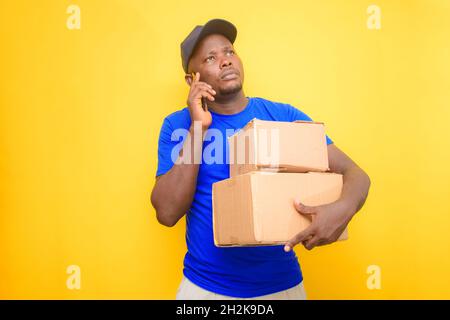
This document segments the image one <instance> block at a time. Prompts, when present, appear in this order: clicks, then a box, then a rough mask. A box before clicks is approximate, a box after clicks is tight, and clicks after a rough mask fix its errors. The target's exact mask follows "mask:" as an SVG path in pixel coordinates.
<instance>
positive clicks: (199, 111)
mask: <svg viewBox="0 0 450 320" xmlns="http://www.w3.org/2000/svg"><path fill="white" fill-rule="evenodd" d="M187 80H188V83H189V86H190V90H189V96H188V100H187V104H188V108H189V114H190V118H191V127H190V129H189V135H190V138H189V137H187V139H185V141H184V144H183V148H182V149H181V151H180V154H179V156H178V160H177V161H176V163H175V164H174V165H173V166H172V168H171V169H170V170H169V171H167V172H166V173H165V174H163V175H160V176H158V177H157V178H156V182H155V186H154V187H153V191H152V195H151V201H152V205H153V207H154V208H155V210H156V217H157V219H158V221H159V223H161V224H163V225H165V226H168V227H172V226H174V225H175V224H176V223H177V222H178V220H180V219H181V218H182V217H183V216H184V215H185V213H186V212H187V211H188V210H189V208H190V207H191V204H192V200H193V199H194V194H195V190H196V188H197V176H198V169H199V163H198V162H199V161H196V160H197V159H202V149H203V143H195V141H197V139H196V137H195V136H194V134H195V135H201V137H202V138H201V139H200V140H201V141H202V142H203V138H204V137H205V133H206V130H207V129H208V128H209V126H210V125H211V123H212V115H211V113H210V112H209V111H208V108H207V106H205V107H206V109H203V104H202V98H206V99H208V100H210V101H214V95H215V94H216V92H215V91H214V90H213V89H212V87H211V86H210V85H209V84H207V83H205V82H201V81H200V73H195V75H192V76H190V75H188V76H187ZM197 124H198V126H197ZM194 127H195V131H194ZM181 159H183V161H179V160H181Z"/></svg>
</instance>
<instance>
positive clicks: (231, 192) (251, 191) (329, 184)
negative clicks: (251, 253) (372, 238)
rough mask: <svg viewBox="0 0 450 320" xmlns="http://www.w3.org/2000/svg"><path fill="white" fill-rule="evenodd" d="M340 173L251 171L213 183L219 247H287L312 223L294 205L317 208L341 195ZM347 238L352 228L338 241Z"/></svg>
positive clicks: (215, 224)
mask: <svg viewBox="0 0 450 320" xmlns="http://www.w3.org/2000/svg"><path fill="white" fill-rule="evenodd" d="M342 185H343V179H342V175H340V174H337V173H323V172H308V173H272V172H250V173H246V174H243V175H239V176H235V177H233V178H230V179H226V180H222V181H219V182H216V183H214V184H213V196H212V201H213V231H214V244H215V245H216V246H218V247H224V246H261V245H277V244H284V243H286V242H287V241H288V240H289V239H291V238H292V237H293V236H295V235H296V234H297V233H299V232H301V231H302V230H304V229H305V228H306V227H308V226H309V225H310V223H311V220H310V218H309V217H305V216H304V215H302V214H300V213H299V212H297V210H296V209H295V208H294V200H295V199H298V200H300V201H301V202H302V203H303V204H305V205H309V206H317V205H322V204H327V203H331V202H334V201H336V200H338V199H339V197H340V195H341V192H342ZM347 238H348V232H347V229H345V230H344V232H343V233H342V235H341V236H340V238H339V239H338V240H346V239H347Z"/></svg>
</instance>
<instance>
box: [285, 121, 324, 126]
mask: <svg viewBox="0 0 450 320" xmlns="http://www.w3.org/2000/svg"><path fill="white" fill-rule="evenodd" d="M292 122H295V123H311V124H322V125H324V124H325V123H324V122H320V121H309V120H294V121H292Z"/></svg>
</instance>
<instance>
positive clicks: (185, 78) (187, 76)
mask: <svg viewBox="0 0 450 320" xmlns="http://www.w3.org/2000/svg"><path fill="white" fill-rule="evenodd" d="M184 80H186V83H187V84H188V86H189V87H190V86H191V84H192V81H194V78H193V77H192V74H191V73H187V74H185V75H184Z"/></svg>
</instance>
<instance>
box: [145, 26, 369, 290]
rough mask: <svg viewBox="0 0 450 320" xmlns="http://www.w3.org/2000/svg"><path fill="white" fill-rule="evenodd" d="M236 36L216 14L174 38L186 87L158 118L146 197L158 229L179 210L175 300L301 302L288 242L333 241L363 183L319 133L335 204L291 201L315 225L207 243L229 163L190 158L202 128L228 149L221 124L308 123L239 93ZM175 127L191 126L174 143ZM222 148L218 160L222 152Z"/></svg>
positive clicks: (199, 149) (197, 154)
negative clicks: (277, 242)
mask: <svg viewBox="0 0 450 320" xmlns="http://www.w3.org/2000/svg"><path fill="white" fill-rule="evenodd" d="M236 35H237V30H236V28H235V26H234V25H233V24H231V23H230V22H228V21H225V20H221V19H214V20H211V21H209V22H208V23H206V24H205V25H204V26H197V27H195V28H194V30H193V31H192V32H191V33H190V34H189V35H188V36H187V38H186V39H185V40H184V41H183V42H182V44H181V55H182V65H183V69H184V71H185V74H186V75H185V80H186V82H187V83H188V85H189V86H190V91H189V96H188V99H187V107H186V108H184V109H182V110H180V111H177V112H175V113H173V114H171V115H169V116H168V117H166V118H165V119H164V122H163V125H162V128H161V132H160V138H159V145H158V169H157V173H156V176H157V178H156V183H155V186H154V188H153V191H152V197H151V201H152V204H153V206H154V208H155V210H156V214H157V219H158V221H159V222H160V223H161V224H163V225H165V226H169V227H171V226H174V225H175V224H176V223H177V221H178V220H179V219H180V218H181V217H183V216H184V215H185V214H186V242H187V249H188V251H187V253H186V256H185V259H184V270H183V274H184V277H183V280H182V283H181V285H180V287H179V289H178V292H177V299H305V298H306V296H305V292H304V288H303V277H302V273H301V269H300V266H299V263H298V260H297V257H296V255H295V252H294V251H293V250H292V248H293V247H294V246H295V245H296V244H298V243H301V244H303V245H304V246H305V247H306V248H307V249H308V250H311V249H312V248H314V247H316V246H320V245H326V244H330V243H332V242H334V241H336V240H337V238H338V237H339V236H340V235H341V233H342V231H343V230H344V229H345V227H346V226H347V224H348V223H349V221H350V220H351V219H352V217H353V216H354V214H355V213H356V212H358V211H359V209H361V207H362V206H363V204H364V202H365V199H366V197H367V194H368V190H369V186H370V180H369V177H368V176H367V174H366V173H365V172H364V171H363V170H362V169H361V168H359V167H358V166H357V165H356V164H355V163H354V162H353V161H352V160H351V159H350V158H349V157H348V156H347V155H345V154H344V153H343V152H342V151H341V150H340V149H339V148H338V147H336V146H335V145H334V143H333V141H332V140H331V139H330V138H329V137H328V136H327V137H326V139H327V145H328V156H329V166H330V171H332V172H336V173H341V174H343V176H344V186H343V192H342V195H341V198H340V199H339V200H338V201H336V202H333V203H331V204H327V205H322V206H317V207H310V206H305V205H303V204H301V203H299V202H298V201H295V202H294V203H293V205H294V206H295V208H296V209H297V211H298V212H299V214H305V215H311V216H313V222H312V224H311V225H310V226H309V227H308V228H307V229H306V230H304V231H303V232H300V233H299V234H297V235H296V236H295V237H294V238H293V239H291V240H290V241H289V242H288V243H286V245H285V246H284V247H283V246H265V247H232V248H219V247H216V246H215V245H214V240H213V228H212V202H211V192H212V184H213V183H214V182H217V181H220V180H223V179H227V178H229V171H228V170H229V165H228V164H227V163H228V162H227V161H223V162H220V161H219V162H214V163H211V162H210V161H208V163H206V161H204V162H202V161H200V162H199V161H194V160H195V159H202V157H203V151H204V150H205V149H206V148H208V146H209V144H211V143H213V141H211V140H212V138H211V136H209V137H208V131H210V130H212V129H215V130H216V132H218V131H219V132H221V133H222V137H223V141H220V142H223V143H222V145H223V146H224V148H226V145H227V143H226V138H227V130H230V129H234V130H238V129H240V128H242V127H243V126H244V125H245V124H247V123H248V122H249V121H250V120H251V119H253V118H258V119H261V120H272V121H294V120H311V118H310V117H309V116H307V115H306V114H305V113H303V112H302V111H300V110H298V109H296V108H294V107H293V106H291V105H289V104H283V103H276V102H272V101H269V100H266V99H262V98H255V97H246V96H245V94H244V91H243V89H242V85H243V81H244V70H243V67H242V62H241V60H240V58H239V56H238V55H237V53H236V51H235V50H234V47H233V43H234V40H235V38H236ZM178 129H184V130H185V131H186V132H188V133H189V134H188V135H185V136H184V138H185V139H184V140H182V142H181V143H180V142H179V141H178V139H176V137H177V136H178V135H177V134H175V132H176V130H178ZM194 134H197V137H198V135H200V141H201V143H197V144H195V143H190V141H191V140H195V139H196V138H195V136H194V139H188V138H187V137H192V136H193V135H194ZM174 137H175V139H174ZM202 139H203V140H202ZM216 139H217V136H216ZM188 142H189V143H188ZM219 145H220V144H219ZM177 146H179V149H177ZM174 150H176V151H175V152H174ZM220 151H223V152H222V153H221V154H223V157H226V150H220ZM174 154H175V157H174V156H173V155H174ZM186 155H188V156H187V158H188V161H186ZM177 157H178V159H177ZM181 158H183V159H184V161H180V159H181ZM224 160H226V159H224ZM283 249H284V250H283Z"/></svg>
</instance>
